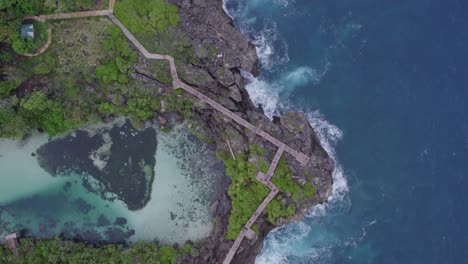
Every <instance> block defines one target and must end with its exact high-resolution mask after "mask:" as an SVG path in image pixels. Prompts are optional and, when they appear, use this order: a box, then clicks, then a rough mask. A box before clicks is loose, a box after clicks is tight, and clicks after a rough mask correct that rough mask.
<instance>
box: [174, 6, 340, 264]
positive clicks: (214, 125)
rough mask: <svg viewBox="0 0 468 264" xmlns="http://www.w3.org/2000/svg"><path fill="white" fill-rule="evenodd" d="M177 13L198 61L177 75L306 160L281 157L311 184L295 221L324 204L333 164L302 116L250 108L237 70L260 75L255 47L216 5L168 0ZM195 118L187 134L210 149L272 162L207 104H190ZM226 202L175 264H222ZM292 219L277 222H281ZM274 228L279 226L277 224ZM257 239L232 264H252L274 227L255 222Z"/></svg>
mask: <svg viewBox="0 0 468 264" xmlns="http://www.w3.org/2000/svg"><path fill="white" fill-rule="evenodd" d="M169 2H171V3H173V4H176V5H178V6H179V8H180V25H179V30H180V31H182V32H184V33H185V34H186V35H187V36H188V37H189V38H190V39H191V41H192V44H193V53H194V55H195V56H196V58H197V60H195V61H193V60H191V61H184V60H179V61H176V63H177V65H178V69H179V75H180V76H181V79H183V81H184V82H186V83H188V84H190V85H191V86H193V87H195V88H196V89H198V90H200V91H202V92H203V93H205V94H206V95H207V96H209V97H211V98H212V99H214V100H216V101H217V102H219V103H220V104H222V105H224V106H225V107H226V108H228V109H230V110H232V111H233V112H235V113H236V114H238V115H240V116H242V117H243V118H244V119H246V120H248V121H250V122H251V123H252V124H254V125H256V126H258V127H260V128H261V129H263V130H265V131H266V132H268V133H270V134H271V135H273V136H275V137H277V138H278V139H281V140H282V141H283V142H284V143H286V144H288V145H289V146H291V147H292V148H294V149H296V150H299V151H301V152H303V153H305V154H307V155H309V156H310V157H311V161H310V162H309V164H308V165H307V166H306V167H302V166H300V164H299V163H297V161H296V160H295V159H294V158H292V157H291V156H289V155H288V154H285V155H284V156H283V157H285V159H286V162H287V164H288V165H289V166H290V167H291V169H292V171H293V177H294V179H296V180H298V182H299V183H301V184H304V183H306V182H311V183H312V184H313V185H314V186H315V187H316V189H317V195H316V196H315V198H314V199H312V200H310V201H304V202H303V203H302V204H300V208H298V210H297V211H298V216H300V215H302V214H303V213H304V211H305V210H306V209H307V208H310V207H311V206H312V205H314V204H317V203H320V202H323V201H324V200H325V199H326V198H327V196H328V195H329V194H330V192H331V186H332V177H331V175H332V170H333V161H332V159H331V158H330V157H329V156H328V154H327V153H326V151H325V150H324V149H323V148H322V147H321V145H320V142H319V140H318V138H317V136H316V134H315V133H314V131H313V129H312V127H311V126H310V124H309V121H308V120H307V118H306V116H305V115H304V114H303V113H285V114H284V115H283V116H282V117H275V118H274V120H273V121H271V120H270V119H268V118H267V117H266V116H265V115H264V114H263V111H262V110H261V109H259V108H257V107H255V106H254V105H253V103H252V102H251V100H250V98H249V96H248V93H247V91H246V89H245V80H244V78H243V77H242V75H241V74H240V71H241V70H245V71H247V72H250V73H251V74H253V75H254V76H257V75H258V74H259V66H258V58H257V54H256V50H255V47H254V45H253V44H252V43H251V42H250V41H249V40H248V39H247V38H246V37H245V36H244V35H243V34H242V33H241V32H240V31H239V30H238V29H236V28H235V27H234V24H233V21H232V20H231V18H229V17H228V16H227V15H226V14H225V13H224V10H223V9H222V1H221V0H169ZM193 108H194V109H193V110H194V112H195V116H194V117H192V119H193V120H192V122H191V124H192V125H193V127H192V129H193V130H194V131H196V132H197V133H202V134H204V135H205V138H212V139H214V140H213V141H214V142H213V143H212V146H213V148H214V149H217V150H224V151H226V152H228V151H229V149H228V145H230V147H231V148H232V150H233V152H234V153H235V154H240V153H244V152H246V151H247V150H248V146H249V145H250V144H257V145H260V146H261V147H263V148H264V149H266V151H265V152H266V153H265V159H266V160H268V161H271V160H272V159H273V156H274V154H275V150H276V149H275V148H274V147H273V146H272V145H271V144H270V143H269V142H266V141H264V140H263V139H262V138H260V137H258V136H256V135H255V134H253V133H252V132H250V131H247V130H245V129H244V128H243V127H241V126H239V125H237V124H236V123H234V122H232V121H231V120H230V119H228V118H226V117H225V116H224V115H222V114H221V113H219V112H217V111H216V110H214V109H212V108H210V107H209V106H207V105H206V104H203V103H196V104H194V107H193ZM230 208H231V204H230V200H229V197H228V195H227V193H224V194H223V196H222V197H220V198H219V199H218V200H217V201H216V202H215V203H213V204H212V206H211V207H210V210H211V212H212V214H213V216H214V219H215V220H214V222H215V225H214V226H215V228H214V230H213V231H212V234H211V236H210V237H209V238H207V239H206V240H204V241H201V242H198V243H195V245H194V247H193V249H192V250H191V252H190V254H189V255H188V256H186V257H184V258H181V259H180V260H179V263H222V261H223V259H224V257H225V256H226V253H227V252H228V250H229V248H230V246H231V245H232V243H233V242H232V241H227V240H225V235H226V232H227V225H228V219H229V214H230ZM290 220H291V219H284V220H283V221H280V222H281V223H284V222H286V221H290ZM277 224H278V223H277ZM257 226H258V229H259V234H258V235H257V236H256V238H255V239H254V240H253V241H249V240H244V242H243V243H242V244H241V247H240V248H239V251H238V254H237V255H236V257H235V258H234V260H233V263H243V264H244V263H253V262H254V260H255V257H256V255H257V254H258V252H259V251H260V249H261V247H262V241H263V238H264V236H265V235H266V234H267V233H268V232H269V231H270V230H271V229H272V228H274V227H275V226H274V225H272V224H270V223H269V222H268V221H266V218H265V217H264V218H262V217H260V218H259V220H258V221H257Z"/></svg>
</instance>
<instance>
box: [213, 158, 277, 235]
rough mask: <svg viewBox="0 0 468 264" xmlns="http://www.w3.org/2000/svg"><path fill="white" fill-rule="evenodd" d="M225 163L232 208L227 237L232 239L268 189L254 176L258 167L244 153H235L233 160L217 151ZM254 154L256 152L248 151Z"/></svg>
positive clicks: (266, 193)
mask: <svg viewBox="0 0 468 264" xmlns="http://www.w3.org/2000/svg"><path fill="white" fill-rule="evenodd" d="M217 154H218V158H221V159H222V160H223V161H224V164H225V165H226V174H227V175H228V176H229V177H230V178H231V185H230V186H229V192H228V193H229V197H230V198H231V202H232V208H231V215H230V217H229V229H228V233H227V235H226V238H227V239H230V240H234V239H236V237H237V236H238V235H239V232H240V231H241V229H242V226H244V225H245V224H246V223H247V221H248V220H249V218H250V217H251V216H252V214H253V213H254V212H255V210H256V209H257V207H258V206H259V205H260V204H261V203H262V201H263V199H265V197H266V196H267V195H268V193H269V189H268V188H267V187H266V186H264V185H262V184H261V183H260V182H258V181H257V180H256V179H255V177H256V175H257V173H258V169H257V168H256V166H255V164H253V163H251V162H248V158H249V156H248V155H246V154H242V155H237V157H236V159H235V160H234V159H233V158H232V157H231V156H228V155H227V154H226V153H217ZM250 155H256V153H250Z"/></svg>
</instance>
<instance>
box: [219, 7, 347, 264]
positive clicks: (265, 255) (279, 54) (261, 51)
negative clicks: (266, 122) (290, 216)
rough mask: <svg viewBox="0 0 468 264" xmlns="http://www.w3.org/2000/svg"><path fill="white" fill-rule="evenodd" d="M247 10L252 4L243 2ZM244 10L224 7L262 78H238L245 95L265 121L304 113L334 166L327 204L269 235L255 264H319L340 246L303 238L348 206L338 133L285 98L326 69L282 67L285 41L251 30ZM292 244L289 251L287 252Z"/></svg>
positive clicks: (269, 26)
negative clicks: (256, 60)
mask: <svg viewBox="0 0 468 264" xmlns="http://www.w3.org/2000/svg"><path fill="white" fill-rule="evenodd" d="M254 2H258V1H254ZM274 3H275V4H278V3H282V4H283V5H284V6H287V5H288V4H289V3H294V2H293V1H286V0H276V1H275V2H274ZM248 4H252V3H251V2H248ZM246 5H247V3H246V1H236V0H225V1H224V9H225V11H226V13H228V15H229V16H231V18H233V19H234V18H235V19H237V21H240V22H239V23H241V25H237V26H239V27H240V29H241V30H242V31H243V32H244V33H245V34H246V35H247V36H249V37H250V39H251V40H252V42H253V43H254V44H255V46H256V48H257V54H258V57H259V61H260V65H261V68H262V71H263V75H262V76H260V77H254V76H252V75H251V74H250V73H248V72H242V75H243V76H244V78H245V79H246V80H247V86H246V89H247V91H248V93H249V96H250V98H251V100H252V102H253V103H254V104H255V105H256V106H261V107H262V108H263V111H264V113H265V114H266V115H267V116H268V117H269V118H270V119H272V118H273V116H275V115H280V114H281V113H282V112H284V111H288V110H293V111H297V110H305V112H306V115H307V117H308V120H309V122H310V124H311V126H312V127H313V128H314V131H315V133H316V134H317V137H318V138H319V140H320V142H321V144H322V146H323V148H324V149H325V150H326V151H327V153H328V154H329V155H330V157H331V158H332V159H333V160H334V161H335V168H334V171H333V175H332V176H333V189H332V193H331V195H330V196H329V197H328V201H327V203H324V204H320V205H317V206H314V207H312V208H311V209H310V210H309V212H308V214H307V217H306V218H307V219H308V220H307V219H305V220H304V221H300V222H298V223H294V224H290V225H286V226H283V227H280V228H277V229H275V230H273V231H272V232H271V233H270V234H269V235H268V236H267V238H266V239H265V246H264V248H263V252H262V253H261V254H260V255H259V256H258V257H257V259H256V263H258V264H264V263H265V264H266V263H268V264H283V263H301V261H303V260H304V258H301V256H302V257H303V256H306V258H307V259H308V260H309V261H311V260H312V261H314V262H315V261H318V262H321V261H320V260H323V259H326V258H328V257H330V256H329V255H330V254H331V252H332V248H334V246H335V243H339V242H338V241H336V240H335V239H333V238H324V237H320V236H327V235H328V234H325V233H326V232H324V233H322V234H317V236H318V238H316V240H317V241H316V242H317V244H315V246H311V245H310V244H307V242H305V241H306V240H308V239H309V238H310V237H311V236H312V235H311V236H308V235H309V233H310V231H311V225H310V223H308V222H310V220H312V221H313V222H316V221H320V219H321V218H322V217H324V216H326V215H327V213H328V212H330V211H332V210H333V209H338V210H340V209H342V208H343V207H344V208H349V206H350V201H349V198H348V197H347V195H346V194H347V193H348V191H349V187H348V183H347V180H346V177H345V174H344V170H343V167H342V165H341V164H340V162H339V160H338V158H337V155H336V151H335V147H336V145H337V144H338V142H339V141H340V140H342V138H343V132H342V131H341V130H340V129H339V128H338V127H337V126H335V125H333V124H331V123H330V122H329V121H327V120H326V119H325V117H324V115H323V114H321V113H320V112H319V111H318V110H308V109H298V108H297V106H296V105H294V104H293V103H291V102H289V101H287V100H285V99H284V98H291V97H290V95H291V94H292V93H293V92H294V91H295V90H296V89H297V88H298V87H301V86H302V87H303V86H305V85H308V86H314V85H317V84H319V83H320V82H321V80H322V79H323V77H324V76H325V75H326V74H327V72H328V70H329V68H330V65H331V63H330V62H329V61H328V59H327V60H326V61H325V64H324V65H323V66H322V67H321V68H320V69H314V68H312V67H309V66H295V67H291V66H289V65H287V62H289V56H288V46H287V43H286V41H285V40H284V39H282V38H281V35H280V33H279V30H278V28H277V25H276V23H275V22H272V21H263V22H262V23H260V24H263V28H255V25H256V24H258V23H255V22H257V21H256V20H257V18H256V17H253V18H252V17H250V16H249V15H246V13H248V8H249V7H248V6H246ZM246 10H247V11H246ZM268 75H269V76H268ZM272 76H273V77H272ZM316 232H318V231H317V230H315V229H314V235H313V237H315V236H316V234H315V233H316ZM325 241H326V242H325ZM292 244H294V246H291V245H292ZM298 247H300V250H298ZM297 254H300V255H301V256H298V255H297ZM296 258H297V259H296ZM308 263H310V262H308Z"/></svg>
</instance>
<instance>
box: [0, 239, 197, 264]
mask: <svg viewBox="0 0 468 264" xmlns="http://www.w3.org/2000/svg"><path fill="white" fill-rule="evenodd" d="M190 248H191V246H190V245H188V244H187V245H185V246H183V247H182V248H181V249H176V248H174V247H172V246H164V247H158V246H157V245H155V244H152V243H144V242H140V243H136V244H134V245H132V246H131V247H129V248H126V247H124V246H122V245H106V246H103V247H93V246H91V245H87V244H84V243H75V242H72V241H63V240H61V239H58V238H56V239H51V240H43V241H34V240H32V239H22V240H21V241H20V246H19V248H18V254H17V255H14V254H12V253H11V252H10V250H9V248H8V244H5V245H3V246H0V262H2V263H4V262H5V263H13V264H23V263H24V264H26V263H57V264H58V263H60V264H62V263H63V264H68V263H69V264H75V263H76V264H78V263H115V264H120V263H122V264H127V263H128V264H137V263H141V264H146V263H160V264H175V263H176V262H177V258H179V257H180V256H183V255H186V254H188V253H189V251H190Z"/></svg>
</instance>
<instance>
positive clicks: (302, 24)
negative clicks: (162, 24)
mask: <svg viewBox="0 0 468 264" xmlns="http://www.w3.org/2000/svg"><path fill="white" fill-rule="evenodd" d="M224 2H225V9H226V10H227V12H228V13H229V14H230V15H231V16H232V17H233V18H234V20H235V23H236V25H238V26H239V27H240V28H241V29H242V30H243V31H244V32H245V33H246V34H247V35H249V36H250V38H251V39H252V40H253V41H254V42H255V44H256V45H257V46H258V48H257V51H258V54H259V55H260V60H261V75H260V77H259V78H252V77H249V76H248V75H247V77H249V78H250V84H249V86H248V90H249V93H250V95H251V97H252V98H253V100H254V102H256V103H261V104H262V105H263V106H264V109H265V111H266V112H267V113H268V114H269V115H270V116H271V115H272V114H274V113H278V112H281V111H284V110H286V109H294V110H297V109H300V110H304V111H306V112H307V113H308V114H309V117H310V122H311V124H312V125H313V126H314V127H315V129H316V131H317V132H318V134H319V137H320V138H321V140H322V142H323V144H324V145H325V147H326V149H327V151H328V152H329V153H330V154H331V155H332V156H333V157H334V158H335V160H336V161H337V164H338V167H337V169H336V170H335V173H334V178H335V185H334V192H333V195H332V197H330V200H329V202H328V203H327V204H325V205H321V206H317V207H315V208H311V210H310V212H309V215H308V217H306V218H305V219H303V220H302V221H300V222H298V223H294V224H290V225H287V226H285V227H283V228H279V229H277V230H275V231H274V232H272V233H271V234H270V235H269V236H268V237H267V239H266V241H265V245H264V248H263V251H262V254H261V255H260V256H259V257H257V261H256V262H257V263H258V264H263V263H268V264H275V263H357V264H363V263H379V264H381V263H398V264H400V263H414V264H418V263H466V262H467V259H468V251H467V250H466V247H467V246H468V228H466V223H468V213H467V210H466V204H467V202H468V194H467V191H466V190H467V189H468V115H467V114H468V111H467V107H468V75H467V72H468V63H467V58H468V56H467V55H468V30H467V27H466V26H467V25H468V15H467V14H468V2H466V1H455V0H447V1H442V0H427V1H399V0H398V1H383V0H355V1H329V0H225V1H224Z"/></svg>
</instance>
